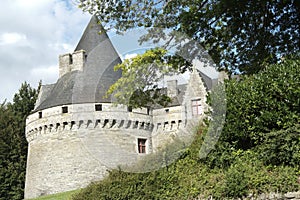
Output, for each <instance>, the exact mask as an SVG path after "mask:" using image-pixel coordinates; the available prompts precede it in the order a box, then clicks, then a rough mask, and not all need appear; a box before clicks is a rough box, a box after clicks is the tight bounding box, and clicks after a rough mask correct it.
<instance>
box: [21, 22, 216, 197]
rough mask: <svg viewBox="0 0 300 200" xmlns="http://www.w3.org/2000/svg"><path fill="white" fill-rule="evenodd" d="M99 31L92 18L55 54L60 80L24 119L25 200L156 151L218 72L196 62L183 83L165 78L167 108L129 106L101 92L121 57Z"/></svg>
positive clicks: (198, 106)
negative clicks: (71, 45)
mask: <svg viewBox="0 0 300 200" xmlns="http://www.w3.org/2000/svg"><path fill="white" fill-rule="evenodd" d="M99 31H101V27H100V25H99V24H98V23H97V19H96V18H95V17H92V19H91V21H90V23H89V24H88V26H87V28H86V30H85V32H84V34H83V36H82V38H81V40H80V41H79V44H78V45H77V47H76V49H75V51H74V52H73V53H70V54H64V55H61V56H59V79H58V80H57V82H56V83H55V84H51V85H43V86H42V87H41V90H40V93H39V96H38V100H37V102H36V105H35V108H34V110H33V111H32V114H30V115H29V116H28V118H27V121H26V138H27V140H28V145H29V146H28V160H27V171H26V184H25V198H26V199H27V198H35V197H38V196H41V195H48V194H53V193H59V192H64V191H69V190H74V189H78V188H82V187H85V186H87V185H88V184H89V183H91V182H93V181H97V180H101V179H103V178H104V177H105V176H106V175H107V170H109V169H112V168H117V167H118V166H122V165H128V164H130V163H135V162H137V160H139V158H140V157H143V156H144V155H147V154H151V153H153V152H155V151H157V150H158V149H160V148H161V147H162V146H164V145H165V144H166V143H168V142H170V141H171V140H172V138H174V136H176V135H178V134H179V132H180V131H181V130H185V128H186V126H187V124H188V120H190V119H195V118H196V119H200V118H201V117H203V116H204V112H205V111H206V110H207V105H206V103H205V102H206V95H207V91H208V90H209V89H210V88H211V87H212V85H214V84H216V83H217V81H218V78H216V77H210V76H209V75H207V74H205V73H204V72H201V70H199V69H197V67H195V69H194V71H193V72H192V73H191V75H190V77H189V80H188V81H187V83H186V84H178V81H177V80H176V79H174V80H170V81H168V82H167V86H166V87H165V88H164V90H165V91H166V92H167V94H168V96H169V97H171V99H172V103H171V104H170V105H169V106H168V107H158V106H156V107H147V108H141V109H131V108H130V107H127V106H124V105H117V106H116V105H115V104H114V100H113V97H106V98H105V97H104V96H105V93H106V91H107V89H108V88H109V87H110V86H111V85H112V84H113V83H114V82H115V81H117V80H118V79H119V78H120V77H121V72H120V71H114V66H115V65H116V64H119V63H121V59H120V57H119V55H118V53H117V52H116V50H115V49H114V47H113V45H112V43H111V41H110V39H109V38H108V36H107V34H106V33H103V34H98V33H99ZM124 87H125V86H124ZM184 133H186V131H185V132H184Z"/></svg>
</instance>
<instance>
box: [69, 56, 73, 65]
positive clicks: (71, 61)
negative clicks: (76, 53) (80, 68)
mask: <svg viewBox="0 0 300 200" xmlns="http://www.w3.org/2000/svg"><path fill="white" fill-rule="evenodd" d="M69 64H70V65H72V64H73V57H72V55H71V54H69Z"/></svg>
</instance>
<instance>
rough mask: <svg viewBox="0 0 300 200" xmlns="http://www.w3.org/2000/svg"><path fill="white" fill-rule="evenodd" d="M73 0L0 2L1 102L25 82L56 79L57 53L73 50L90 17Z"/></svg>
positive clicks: (33, 83) (11, 95) (9, 98)
mask: <svg viewBox="0 0 300 200" xmlns="http://www.w3.org/2000/svg"><path fill="white" fill-rule="evenodd" d="M72 1H73V0H70V1H66V0H2V1H1V7H0V27H1V28H0V103H2V102H3V101H4V100H5V99H7V101H12V98H13V95H14V94H15V93H16V92H17V91H18V89H19V88H20V86H21V84H22V83H23V82H24V81H27V82H28V83H30V85H31V86H33V87H36V86H37V85H38V82H39V80H42V82H43V84H47V83H54V82H55V81H56V80H57V77H58V55H59V54H63V53H68V52H72V51H73V50H74V48H75V46H76V44H77V43H78V41H79V39H80V36H81V34H82V32H83V30H84V28H85V26H86V25H87V23H88V21H89V19H90V15H88V14H87V13H83V12H82V11H81V10H80V9H78V8H77V7H76V5H75V4H74V3H73V2H72Z"/></svg>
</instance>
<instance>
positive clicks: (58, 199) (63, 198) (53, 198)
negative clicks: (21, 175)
mask: <svg viewBox="0 0 300 200" xmlns="http://www.w3.org/2000/svg"><path fill="white" fill-rule="evenodd" d="M79 191H80V189H79V190H72V191H68V192H63V193H58V194H52V195H47V196H42V197H38V198H35V199H31V200H70V199H71V196H72V195H73V194H75V193H76V192H79Z"/></svg>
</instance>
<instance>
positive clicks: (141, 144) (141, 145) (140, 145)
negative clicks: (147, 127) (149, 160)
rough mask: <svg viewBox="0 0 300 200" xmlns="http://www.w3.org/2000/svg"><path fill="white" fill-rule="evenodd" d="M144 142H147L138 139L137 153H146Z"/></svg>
mask: <svg viewBox="0 0 300 200" xmlns="http://www.w3.org/2000/svg"><path fill="white" fill-rule="evenodd" d="M146 142H147V139H142V138H139V139H138V152H139V153H146Z"/></svg>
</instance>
